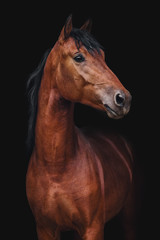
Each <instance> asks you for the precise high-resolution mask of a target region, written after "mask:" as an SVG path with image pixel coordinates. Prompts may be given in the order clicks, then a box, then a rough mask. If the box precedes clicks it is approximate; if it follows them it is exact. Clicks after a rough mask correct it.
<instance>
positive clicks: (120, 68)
mask: <svg viewBox="0 0 160 240" xmlns="http://www.w3.org/2000/svg"><path fill="white" fill-rule="evenodd" d="M146 4H147V3H143V2H141V3H140V1H139V2H137V3H136V2H135V1H134V2H131V1H128V2H126V3H124V4H122V1H119V2H118V1H117V2H116V1H112V2H111V1H110V2H109V1H106V2H105V1H104V2H103V3H101V2H91V3H90V2H88V3H87V2H85V3H82V2H81V1H74V2H73V3H72V4H69V2H67V3H64V2H60V3H57V2H54V1H53V2H49V3H47V2H46V1H45V2H43V1H42V2H38V3H37V4H33V3H32V4H29V3H27V2H23V3H20V4H17V6H16V5H15V3H14V4H13V5H11V4H10V5H9V8H8V6H7V7H6V8H5V9H4V11H5V13H6V14H4V19H3V21H4V22H5V34H4V35H3V37H6V43H7V47H6V48H5V65H6V66H5V68H4V69H5V84H6V89H7V92H6V95H5V97H3V100H4V101H5V102H6V100H8V101H7V107H5V112H4V113H7V115H6V116H7V120H8V121H7V127H6V128H5V132H7V133H8V134H7V137H6V138H5V139H6V143H7V148H6V149H5V154H6V155H5V156H7V159H8V160H7V161H6V162H7V166H6V168H5V170H4V175H5V181H4V182H5V185H4V189H5V194H4V195H3V198H4V201H5V203H6V204H7V206H6V207H5V218H4V223H5V225H6V226H7V229H6V230H5V235H6V237H5V239H9V238H10V237H9V236H10V235H11V236H12V238H15V239H30V240H33V239H37V238H36V232H35V223H34V218H33V216H32V213H31V211H30V208H29V205H28V202H27V198H26V193H25V176H26V171H27V166H28V158H27V155H26V150H25V139H26V134H27V101H26V93H25V92H26V81H27V78H28V76H29V75H30V74H31V73H32V72H33V71H34V69H35V68H36V66H37V65H38V63H39V62H40V60H41V58H42V56H43V54H44V52H45V51H46V50H47V49H48V48H51V47H53V45H54V44H55V42H56V40H57V38H58V36H59V33H60V31H61V29H62V27H63V25H64V23H65V21H66V18H67V17H68V16H69V15H70V14H71V13H72V14H73V26H75V27H80V26H81V25H82V24H83V23H84V22H85V21H86V20H87V19H88V18H91V19H92V21H93V27H92V34H93V35H94V37H95V38H96V39H97V40H98V41H99V42H100V43H101V45H102V46H104V49H105V53H106V62H107V65H108V66H109V67H110V68H111V69H112V71H113V72H114V73H115V74H116V75H117V76H118V78H119V79H120V81H121V82H122V84H123V85H124V86H125V87H126V88H127V89H128V90H129V91H130V92H131V94H132V97H133V100H132V106H131V110H130V113H129V114H128V115H127V116H126V117H125V118H123V119H121V120H118V121H115V120H111V119H108V118H107V117H106V115H103V114H101V113H98V112H97V111H95V110H93V109H91V108H88V107H83V106H77V107H76V114H75V121H76V124H77V125H78V126H83V125H90V124H95V125H105V126H107V127H108V128H111V129H116V130H117V131H118V132H121V133H122V134H124V135H125V136H126V137H127V138H128V139H129V140H130V142H132V144H133V146H134V149H135V151H136V155H137V158H138V161H139V163H140V167H141V169H142V172H143V175H144V179H145V181H144V182H145V184H144V187H143V202H142V208H141V212H142V213H141V218H142V219H141V226H140V229H141V231H140V234H141V235H140V236H141V239H145V238H146V237H150V238H151V239H154V237H153V235H155V236H157V235H156V231H157V218H156V216H157V215H158V208H157V202H158V201H157V198H158V177H157V169H158V160H159V159H158V155H157V154H155V150H156V146H157V145H156V142H157V141H158V140H159V139H158V130H157V129H156V118H157V117H156V113H157V111H158V109H157V108H155V109H154V105H155V102H156V100H155V97H154V96H155V89H156V86H155V84H154V81H155V79H154V76H153V71H152V68H151V63H152V61H153V58H152V57H151V55H152V51H153V48H154V43H155V41H154V38H155V35H154V27H155V24H156V18H155V15H156V7H155V6H154V5H153V4H152V5H150V3H148V5H146ZM8 19H9V20H8ZM6 20H8V21H6ZM157 87H158V85H157ZM4 115H5V114H4ZM4 115H3V116H4ZM5 135H6V134H5ZM10 145H11V147H10ZM11 156H12V157H11ZM8 161H9V162H8ZM115 231H116V230H115V229H113V232H115ZM108 239H115V238H114V237H113V235H112V236H110V238H108Z"/></svg>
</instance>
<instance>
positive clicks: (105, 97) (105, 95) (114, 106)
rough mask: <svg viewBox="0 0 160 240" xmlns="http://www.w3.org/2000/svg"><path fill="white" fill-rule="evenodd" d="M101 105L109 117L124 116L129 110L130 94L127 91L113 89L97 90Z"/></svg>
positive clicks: (117, 117)
mask: <svg viewBox="0 0 160 240" xmlns="http://www.w3.org/2000/svg"><path fill="white" fill-rule="evenodd" d="M99 97H100V99H101V104H100V105H101V107H102V108H103V110H105V111H106V112H107V115H108V116H109V117H110V118H114V119H119V118H122V117H124V116H125V115H126V114H127V113H128V112H129V110H130V106H131V100H132V96H131V94H130V93H129V91H127V90H126V89H125V90H113V89H112V92H111V91H109V92H108V91H104V90H102V91H99Z"/></svg>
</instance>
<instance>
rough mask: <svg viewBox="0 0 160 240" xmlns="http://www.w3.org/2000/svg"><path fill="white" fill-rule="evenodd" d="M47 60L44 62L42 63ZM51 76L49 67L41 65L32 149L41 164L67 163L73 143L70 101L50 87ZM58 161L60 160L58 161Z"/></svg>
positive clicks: (74, 138)
mask: <svg viewBox="0 0 160 240" xmlns="http://www.w3.org/2000/svg"><path fill="white" fill-rule="evenodd" d="M46 64H47V63H46ZM51 77H52V82H53V80H54V79H55V72H54V71H53V72H52V74H51V72H50V71H49V68H48V67H46V68H45V69H44V74H43V78H42V81H41V87H40V91H39V98H38V113H37V122H36V129H35V152H36V155H37V159H38V160H39V161H41V162H42V161H43V162H45V164H47V163H49V164H51V163H54V166H55V165H56V163H57V165H64V164H67V163H68V161H70V160H71V159H73V155H74V154H75V146H76V131H75V126H74V119H73V115H74V104H73V103H71V102H69V101H67V100H65V99H64V98H63V97H62V96H61V95H60V93H59V90H58V89H57V88H56V87H53V85H54V84H53V85H52V88H51V87H50V83H51ZM59 163H61V164H59Z"/></svg>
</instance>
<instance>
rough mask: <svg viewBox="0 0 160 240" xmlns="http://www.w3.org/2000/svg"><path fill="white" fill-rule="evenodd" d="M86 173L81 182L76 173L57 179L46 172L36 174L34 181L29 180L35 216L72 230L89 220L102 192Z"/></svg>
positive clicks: (94, 180) (93, 179)
mask: <svg viewBox="0 0 160 240" xmlns="http://www.w3.org/2000/svg"><path fill="white" fill-rule="evenodd" d="M79 172H80V173H79V174H80V175H81V174H82V173H81V171H79ZM40 175H41V174H40ZM86 176H88V175H87V174H85V173H84V174H83V176H81V181H79V179H80V176H78V174H76V173H75V174H72V178H70V177H69V178H68V179H67V177H62V180H61V181H60V182H55V181H53V178H52V177H51V176H50V177H46V176H45V175H41V177H39V176H38V178H37V179H35V180H34V181H33V179H32V183H31V184H32V193H31V195H32V199H31V201H30V203H31V207H32V206H33V209H34V215H35V216H36V218H37V219H42V221H43V222H45V221H46V220H47V222H48V221H50V222H51V224H56V225H58V226H61V228H62V229H66V228H69V229H70V228H71V229H73V228H75V226H82V225H83V223H84V222H86V221H87V222H90V221H91V219H92V218H93V214H94V213H95V209H96V208H97V206H98V205H99V201H100V199H101V192H100V186H99V183H98V180H97V179H96V177H95V176H93V175H92V176H90V178H88V177H87V178H86ZM91 178H92V179H91Z"/></svg>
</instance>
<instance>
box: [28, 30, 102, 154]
mask: <svg viewBox="0 0 160 240" xmlns="http://www.w3.org/2000/svg"><path fill="white" fill-rule="evenodd" d="M69 37H72V38H73V39H74V40H75V44H76V46H77V49H79V48H80V47H81V45H83V46H84V47H85V48H86V49H87V51H88V52H89V53H90V54H93V52H94V51H95V50H96V51H97V52H98V53H99V54H100V49H103V48H102V46H101V45H100V44H99V43H98V42H97V40H96V39H95V38H94V37H93V36H92V35H91V34H90V33H89V32H87V31H84V30H80V29H77V28H73V29H72V31H71V33H70V36H69ZM49 52H50V50H48V51H46V53H45V54H44V57H43V59H42V60H41V62H40V64H39V65H38V67H37V68H36V69H35V71H34V72H33V73H32V74H31V76H30V77H29V79H28V82H27V92H28V100H29V120H28V135H27V141H26V144H27V151H28V154H29V155H30V153H31V151H32V149H33V146H34V138H35V123H36V116H37V106H38V92H39V88H40V83H41V78H42V75H43V69H44V66H45V63H46V59H47V57H48V55H49Z"/></svg>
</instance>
